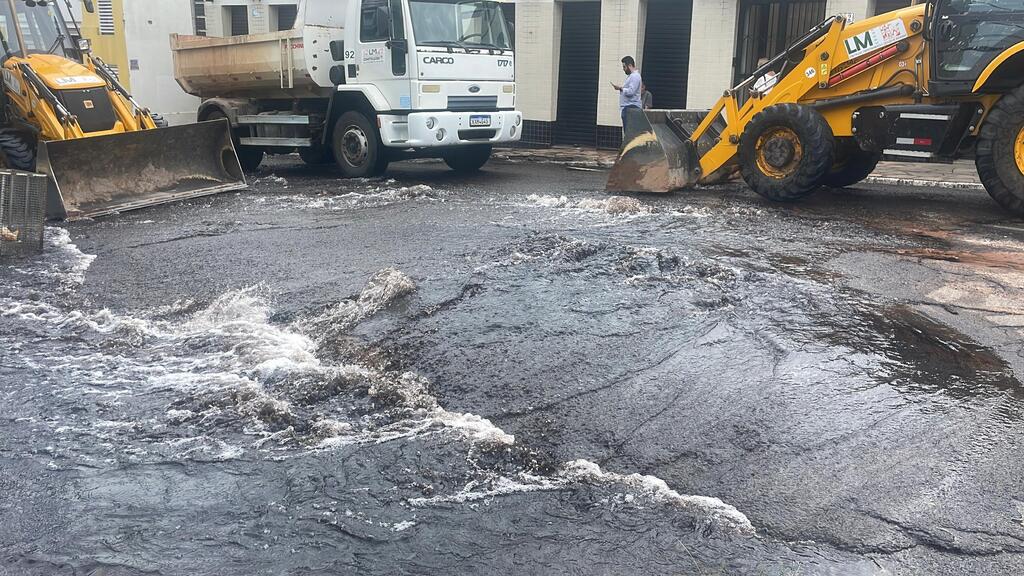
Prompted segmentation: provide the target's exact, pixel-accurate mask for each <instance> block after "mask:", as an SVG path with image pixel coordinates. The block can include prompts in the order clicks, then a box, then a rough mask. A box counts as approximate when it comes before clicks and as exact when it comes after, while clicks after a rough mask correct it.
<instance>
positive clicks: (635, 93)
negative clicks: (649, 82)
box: [612, 56, 643, 131]
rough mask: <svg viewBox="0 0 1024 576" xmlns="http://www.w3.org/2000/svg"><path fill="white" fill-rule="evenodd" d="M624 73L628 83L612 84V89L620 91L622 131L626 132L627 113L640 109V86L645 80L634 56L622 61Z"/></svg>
mask: <svg viewBox="0 0 1024 576" xmlns="http://www.w3.org/2000/svg"><path fill="white" fill-rule="evenodd" d="M622 71H623V72H624V73H625V74H626V82H625V83H624V84H622V85H621V86H620V85H618V84H616V83H614V82H612V88H615V89H616V90H618V91H619V111H620V113H621V114H622V130H623V131H625V130H626V111H627V110H629V109H630V108H636V109H640V108H641V106H642V102H641V100H640V85H641V84H642V83H643V80H642V79H641V78H640V72H639V71H638V70H637V69H636V60H633V57H632V56H626V57H624V58H623V59H622Z"/></svg>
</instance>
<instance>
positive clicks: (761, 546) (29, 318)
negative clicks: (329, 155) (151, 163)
mask: <svg viewBox="0 0 1024 576" xmlns="http://www.w3.org/2000/svg"><path fill="white" fill-rule="evenodd" d="M605 177H606V173H605V172H602V171H597V170H576V169H570V168H568V167H566V166H562V165H555V164H535V163H516V162H511V161H500V162H495V163H493V164H491V165H489V166H488V168H487V169H485V171H483V172H482V173H480V174H478V175H474V176H457V175H455V174H453V173H450V172H448V171H446V170H445V169H444V167H443V165H442V164H439V163H407V164H403V165H396V166H395V167H394V169H393V170H392V174H391V178H390V179H380V180H368V181H345V180H341V179H339V178H338V177H337V175H336V174H335V173H334V172H333V171H330V170H318V169H310V168H307V167H305V166H303V165H301V164H299V163H298V162H297V159H295V160H294V161H293V160H292V159H291V158H288V157H286V158H285V159H276V160H274V161H272V162H270V163H268V164H267V165H265V167H264V168H263V169H262V172H261V173H260V174H258V175H256V176H253V177H251V178H250V183H251V184H252V188H251V189H250V190H248V191H244V192H242V193H240V194H226V195H222V196H217V197H210V198H204V199H199V200H194V201H191V202H187V203H183V204H177V205H170V206H162V207H157V208H152V209H147V210H141V211H138V212H132V213H126V214H123V215H120V216H115V217H110V218H105V219H100V220H96V221H86V222H79V223H74V224H69V225H62V226H59V227H58V226H53V227H51V228H49V229H48V231H47V240H46V247H47V250H46V253H45V255H44V256H43V257H41V258H38V259H36V260H30V261H13V262H7V263H4V264H3V265H2V266H0V286H3V287H4V289H3V290H2V291H0V349H3V350H4V354H3V355H2V356H0V403H2V405H3V406H4V409H3V411H2V412H0V426H2V430H3V433H2V434H0V498H2V502H0V525H2V526H3V529H0V552H2V554H0V575H2V574H40V575H42V574H103V575H121V574H138V573H147V574H192V573H194V574H211V573H216V574H222V575H232V574H239V575H243V574H246V575H247V574H257V573H261V574H262V573H266V574H296V575H298V574H303V575H304V574H356V573H359V574H435V573H445V574H484V573H486V574H836V575H838V574H843V575H846V574H865V575H867V574H965V573H975V574H1020V573H1021V572H1022V571H1024V480H1022V478H1024V466H1022V458H1021V454H1022V450H1024V419H1022V411H1024V387H1022V385H1021V383H1020V381H1019V375H1020V374H1022V373H1024V372H1022V370H1024V345H1022V339H1021V331H1022V330H1024V316H1022V313H1021V311H1020V306H1019V303H1020V301H1021V294H1022V290H1024V224H1021V223H1020V222H1018V221H1015V220H1013V219H1011V218H1009V217H1007V216H1006V215H1004V214H1003V213H1001V212H1000V211H999V210H998V208H997V207H996V206H995V205H994V204H993V203H991V201H990V200H989V198H988V196H987V195H985V193H984V192H978V191H971V190H926V189H911V188H905V189H894V188H886V187H882V186H874V187H873V186H864V187H862V188H857V189H854V190H850V191H846V192H839V191H836V192H829V191H823V192H821V193H819V194H818V195H817V196H815V197H814V198H812V199H811V200H810V201H808V202H807V203H805V204H798V205H792V206H781V205H774V204H768V203H765V202H763V201H761V200H759V199H758V198H756V197H755V196H754V194H753V193H751V192H749V191H747V190H745V189H744V188H742V187H741V186H726V187H722V188H717V189H709V190H702V191H699V192H692V193H678V194H673V195H667V196H636V197H610V196H609V195H607V194H605V193H604V192H603V191H602V189H603V185H604V179H605Z"/></svg>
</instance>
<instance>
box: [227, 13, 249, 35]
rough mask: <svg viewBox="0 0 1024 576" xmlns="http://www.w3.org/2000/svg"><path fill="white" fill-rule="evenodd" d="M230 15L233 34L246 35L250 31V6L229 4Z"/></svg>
mask: <svg viewBox="0 0 1024 576" xmlns="http://www.w3.org/2000/svg"><path fill="white" fill-rule="evenodd" d="M227 9H228V14H229V15H230V25H231V35H232V36H245V35H246V34H248V33H249V7H248V6H228V7H227Z"/></svg>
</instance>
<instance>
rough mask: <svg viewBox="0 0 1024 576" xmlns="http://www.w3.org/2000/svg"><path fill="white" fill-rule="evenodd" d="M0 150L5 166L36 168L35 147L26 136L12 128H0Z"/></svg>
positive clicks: (24, 168)
mask: <svg viewBox="0 0 1024 576" xmlns="http://www.w3.org/2000/svg"><path fill="white" fill-rule="evenodd" d="M0 152H3V158H0V160H2V161H3V164H4V167H5V168H13V169H15V170H25V171H27V172H34V171H35V169H36V148H35V146H34V145H33V143H32V142H31V141H30V140H29V139H28V137H27V136H26V135H25V134H24V133H22V132H17V131H14V130H0Z"/></svg>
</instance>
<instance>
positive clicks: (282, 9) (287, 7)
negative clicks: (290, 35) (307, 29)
mask: <svg viewBox="0 0 1024 576" xmlns="http://www.w3.org/2000/svg"><path fill="white" fill-rule="evenodd" d="M274 8H275V10H276V11H277V29H278V30H291V29H292V28H294V27H295V18H296V17H297V16H298V14H299V7H298V6H296V5H294V4H281V5H280V6H274Z"/></svg>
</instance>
